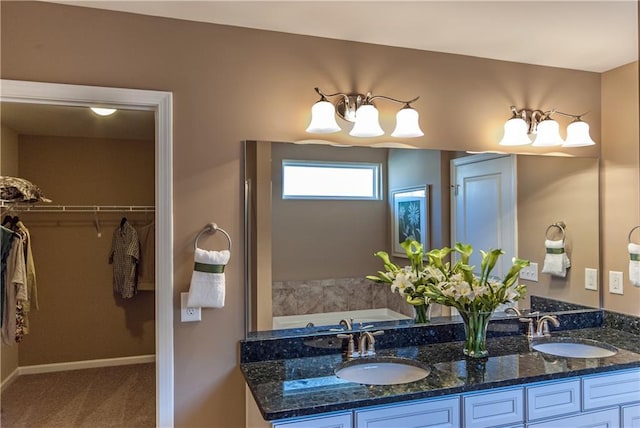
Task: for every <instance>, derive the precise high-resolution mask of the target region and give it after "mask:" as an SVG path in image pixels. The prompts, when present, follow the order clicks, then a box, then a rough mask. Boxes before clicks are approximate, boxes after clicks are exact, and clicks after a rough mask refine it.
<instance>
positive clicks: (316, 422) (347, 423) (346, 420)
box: [273, 412, 353, 428]
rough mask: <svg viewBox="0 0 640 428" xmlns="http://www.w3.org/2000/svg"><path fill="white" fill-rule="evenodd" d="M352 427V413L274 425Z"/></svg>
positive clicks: (289, 427)
mask: <svg viewBox="0 0 640 428" xmlns="http://www.w3.org/2000/svg"><path fill="white" fill-rule="evenodd" d="M352 426H353V425H352V423H351V412H349V413H341V414H339V415H330V416H317V417H309V418H304V419H297V420H294V421H280V422H275V423H274V424H273V428H352Z"/></svg>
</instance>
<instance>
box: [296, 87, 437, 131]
mask: <svg viewBox="0 0 640 428" xmlns="http://www.w3.org/2000/svg"><path fill="white" fill-rule="evenodd" d="M314 89H315V91H316V92H317V93H318V94H319V95H320V100H319V101H318V102H316V103H315V104H314V105H313V107H312V108H311V122H310V123H309V126H308V127H307V132H309V133H312V134H328V133H332V132H338V131H340V130H341V129H340V126H339V125H338V124H337V122H336V120H335V115H336V114H337V115H338V116H339V117H341V118H342V119H344V120H346V121H348V122H354V125H353V128H352V129H351V131H350V132H349V135H351V136H352V137H361V138H368V137H379V136H381V135H384V130H383V129H382V128H381V127H380V122H379V120H378V116H379V114H378V109H377V108H376V106H375V105H374V104H373V100H375V99H376V98H380V99H385V100H388V101H393V102H396V103H399V104H404V107H403V108H402V109H400V111H399V112H398V114H397V115H396V127H395V129H394V131H393V132H392V133H391V136H392V137H397V138H415V137H421V136H423V135H424V133H423V132H422V130H421V129H420V124H419V115H418V112H417V111H416V110H414V109H413V108H411V103H413V102H415V101H416V100H417V99H418V98H419V97H416V98H414V99H412V100H409V101H402V100H397V99H395V98H390V97H386V96H383V95H371V92H368V93H367V94H366V95H362V94H344V93H342V92H337V93H335V94H324V93H322V91H320V89H318V88H314ZM331 97H339V98H338V100H337V101H336V103H335V105H334V104H331V103H330V102H329V101H327V98H331Z"/></svg>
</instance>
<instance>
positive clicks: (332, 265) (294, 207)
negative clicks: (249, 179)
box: [271, 143, 389, 281]
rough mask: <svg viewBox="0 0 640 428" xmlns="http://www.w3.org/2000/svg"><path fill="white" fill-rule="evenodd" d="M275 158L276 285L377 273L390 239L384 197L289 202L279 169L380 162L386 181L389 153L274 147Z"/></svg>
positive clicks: (272, 168) (302, 146)
mask: <svg viewBox="0 0 640 428" xmlns="http://www.w3.org/2000/svg"><path fill="white" fill-rule="evenodd" d="M271 154H272V156H271V158H272V167H271V177H272V182H273V189H272V192H273V198H272V215H273V218H272V223H273V230H272V232H273V235H272V241H271V242H272V244H271V247H272V251H273V260H272V266H273V271H272V273H273V280H274V281H287V280H303V279H311V280H314V279H328V278H354V277H364V276H366V275H369V274H371V273H373V272H376V271H377V270H378V269H379V268H380V263H379V260H378V259H377V258H375V257H373V253H375V252H376V251H379V250H381V249H384V248H387V242H388V236H389V235H388V233H386V231H387V230H388V229H387V223H388V219H387V212H388V211H387V198H386V196H385V197H384V198H383V199H381V200H377V201H354V200H295V199H286V200H285V199H282V166H281V165H282V160H283V159H293V160H308V159H309V160H326V161H337V160H340V161H345V162H356V161H357V162H369V163H378V164H381V165H382V177H386V176H387V172H386V171H387V151H386V150H381V149H372V148H341V149H338V150H336V149H335V148H334V147H331V146H320V145H298V144H287V143H274V144H272V147H271ZM385 189H386V185H385V186H384V187H383V188H382V189H381V192H385ZM345 230H347V231H348V233H345Z"/></svg>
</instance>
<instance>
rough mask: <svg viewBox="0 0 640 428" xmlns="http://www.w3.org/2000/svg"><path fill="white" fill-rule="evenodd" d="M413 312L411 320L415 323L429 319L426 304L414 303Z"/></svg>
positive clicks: (429, 315) (426, 321)
mask: <svg viewBox="0 0 640 428" xmlns="http://www.w3.org/2000/svg"><path fill="white" fill-rule="evenodd" d="M413 313H414V315H415V316H414V318H413V321H414V322H415V323H416V324H425V323H428V322H429V321H430V319H431V310H430V308H429V305H428V304H423V305H414V306H413Z"/></svg>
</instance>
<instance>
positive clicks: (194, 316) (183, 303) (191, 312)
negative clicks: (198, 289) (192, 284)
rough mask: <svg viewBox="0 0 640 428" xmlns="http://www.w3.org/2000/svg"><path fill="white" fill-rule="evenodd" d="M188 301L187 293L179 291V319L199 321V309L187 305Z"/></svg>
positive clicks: (200, 317) (200, 316)
mask: <svg viewBox="0 0 640 428" xmlns="http://www.w3.org/2000/svg"><path fill="white" fill-rule="evenodd" d="M188 301H189V293H180V321H182V322H192V321H200V320H201V319H202V311H201V309H200V308H189V307H187V302H188Z"/></svg>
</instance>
